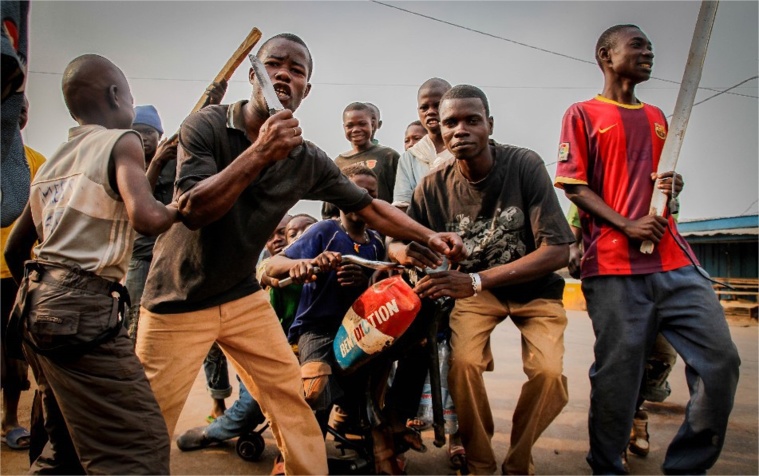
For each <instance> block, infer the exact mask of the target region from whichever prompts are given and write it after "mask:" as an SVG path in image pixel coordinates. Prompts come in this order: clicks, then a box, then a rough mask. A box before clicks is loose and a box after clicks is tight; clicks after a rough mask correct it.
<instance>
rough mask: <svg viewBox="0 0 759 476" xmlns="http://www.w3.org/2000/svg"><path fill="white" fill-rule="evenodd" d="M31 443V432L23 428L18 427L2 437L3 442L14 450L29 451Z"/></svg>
mask: <svg viewBox="0 0 759 476" xmlns="http://www.w3.org/2000/svg"><path fill="white" fill-rule="evenodd" d="M30 441H31V435H30V434H29V430H27V429H26V428H24V427H23V426H17V427H16V428H14V429H12V430H10V431H9V432H7V433H6V434H4V435H2V442H3V443H5V444H6V445H8V448H10V449H12V450H28V449H29V443H30Z"/></svg>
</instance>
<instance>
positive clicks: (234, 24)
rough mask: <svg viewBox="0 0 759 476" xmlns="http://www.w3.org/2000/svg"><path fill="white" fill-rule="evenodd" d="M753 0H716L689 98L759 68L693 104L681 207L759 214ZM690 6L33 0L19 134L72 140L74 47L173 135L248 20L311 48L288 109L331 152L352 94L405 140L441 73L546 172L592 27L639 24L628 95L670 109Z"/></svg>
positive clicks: (51, 147)
mask: <svg viewBox="0 0 759 476" xmlns="http://www.w3.org/2000/svg"><path fill="white" fill-rule="evenodd" d="M757 5H758V3H757V2H756V1H750V2H737V1H725V0H723V1H722V2H721V3H720V6H719V9H718V12H717V18H716V22H715V25H714V30H713V32H712V37H711V42H710V44H709V50H708V54H707V58H706V61H705V64H704V71H703V76H702V79H701V86H702V89H701V90H700V91H699V93H698V95H697V97H696V101H700V100H704V99H707V98H708V97H709V96H712V95H714V94H715V93H716V91H719V90H724V89H727V88H729V87H732V86H734V85H736V84H738V83H741V82H742V81H745V80H747V79H749V78H754V79H752V80H750V81H747V82H745V83H744V84H742V85H741V86H739V87H737V88H735V89H733V90H731V91H730V93H726V94H722V95H720V96H718V97H715V98H714V99H710V100H707V101H706V102H704V103H703V104H700V105H697V106H695V107H694V109H693V113H692V114H691V118H690V123H689V126H688V130H687V133H686V136H685V143H684V145H683V148H682V151H681V154H680V162H679V164H678V171H679V172H680V173H681V174H683V176H684V178H685V183H686V186H685V190H684V191H683V193H682V197H681V203H682V205H681V218H682V219H692V218H710V217H719V216H733V215H739V214H742V213H744V212H745V213H756V212H757V198H758V196H759V192H758V188H759V186H758V184H759V147H758V139H757V135H758V133H757V131H758V130H759V123H758V120H757V116H758V112H757V111H758V108H757V96H759V91H758V84H759V83H758V82H757V80H756V79H755V78H756V76H757V69H758V66H757V63H758V57H759V53H758V52H757V50H758V46H757V45H758V44H759V37H758V34H757V21H758V20H757V19H758V17H759V12H758V9H757ZM699 7H700V2H695V1H679V2H661V1H659V2H638V1H625V2H622V1H611V2H576V1H561V2H541V1H537V2H536V1H531V2H514V1H502V2H388V3H387V4H382V3H377V2H369V1H367V2H322V1H313V2H250V1H248V2H131V1H124V2H67V1H55V2H53V1H32V9H31V26H30V28H31V37H30V59H29V68H30V71H31V74H30V76H29V82H28V85H27V90H28V95H29V101H30V104H31V106H30V107H31V109H30V114H29V125H28V126H27V128H26V130H25V134H24V135H25V141H26V143H27V144H28V145H30V146H31V147H33V148H35V149H37V150H39V151H40V152H42V153H43V154H44V155H46V156H49V155H50V154H52V153H53V152H54V151H55V149H56V148H57V147H58V145H59V144H60V143H61V142H63V141H65V140H66V136H67V131H68V128H70V127H72V126H73V125H75V124H74V123H73V120H72V119H71V118H70V117H69V115H68V112H67V111H66V108H65V105H64V103H63V99H62V96H61V88H60V81H61V73H62V72H63V70H64V68H65V67H66V64H67V63H68V62H69V61H70V60H71V59H73V58H75V57H76V56H79V55H81V54H84V53H97V54H100V55H103V56H106V57H107V58H109V59H111V60H112V61H113V62H114V63H116V64H117V65H118V66H119V67H120V68H121V69H122V70H123V71H124V73H125V74H126V76H127V78H128V79H129V82H130V85H131V87H132V93H133V95H134V97H135V103H136V104H137V105H140V104H153V105H155V106H156V107H157V108H158V110H159V113H160V115H161V117H162V119H163V125H164V129H165V130H166V132H167V134H171V133H173V132H174V131H175V130H176V129H177V128H178V127H179V125H180V123H181V121H182V119H183V118H184V117H185V116H186V114H187V113H188V112H189V111H190V109H191V108H192V106H193V105H194V104H195V102H196V101H197V99H198V97H199V96H200V94H201V93H202V92H203V90H204V89H205V87H206V85H207V84H208V83H209V82H210V81H211V79H212V78H213V77H214V76H215V75H216V74H217V72H218V71H219V69H220V68H221V67H222V66H223V65H224V63H225V62H226V61H227V59H228V58H229V56H230V55H231V54H232V52H233V51H234V50H235V49H236V48H237V46H238V45H239V44H240V42H241V41H242V39H243V38H244V37H245V36H246V35H247V33H248V32H249V31H250V29H251V28H252V27H254V26H255V27H258V28H259V29H260V30H261V31H262V32H263V37H264V39H265V38H268V37H270V36H272V35H275V34H277V33H281V32H292V33H295V34H297V35H299V36H301V37H302V38H303V39H304V40H305V41H306V43H307V44H308V45H309V47H310V49H311V52H312V54H313V58H314V63H315V67H314V72H313V76H312V78H311V83H312V84H313V88H312V90H311V94H310V96H309V97H308V98H306V99H305V100H304V102H303V104H302V106H301V108H300V109H299V110H298V111H297V112H296V114H295V115H296V117H298V119H300V121H301V125H302V127H303V129H304V136H305V137H306V138H307V139H309V140H311V141H313V142H315V143H316V144H318V145H319V146H320V147H321V148H322V149H324V150H325V151H326V152H327V154H328V155H329V156H330V157H333V158H334V157H336V156H337V155H338V154H339V153H340V152H343V151H345V150H347V149H349V143H348V142H347V141H346V140H345V137H344V136H343V132H342V122H341V113H342V110H343V108H344V107H345V106H346V105H347V104H349V103H351V102H353V101H370V102H373V103H374V104H376V105H378V106H379V108H380V109H381V111H382V120H383V122H384V125H383V127H382V129H381V130H380V131H379V133H378V135H377V137H378V139H379V140H380V142H381V143H383V144H385V145H388V146H390V147H393V148H395V149H396V150H398V151H402V148H403V147H402V145H403V142H402V138H403V131H404V130H405V127H406V125H407V124H408V123H409V122H411V121H413V120H415V119H417V114H416V92H417V89H418V87H419V85H420V84H421V83H422V82H424V81H425V80H426V79H428V78H430V77H434V76H438V77H442V78H444V79H447V80H448V81H449V82H450V83H451V84H460V83H468V84H474V85H476V86H479V87H481V88H482V89H483V90H484V91H485V93H486V94H487V95H488V98H489V100H490V103H491V112H492V114H493V117H494V120H495V131H494V134H493V138H494V139H495V140H496V141H498V142H503V143H511V144H516V145H520V146H524V147H528V148H531V149H533V150H535V151H537V152H538V153H539V154H540V155H541V156H542V157H543V160H544V161H545V162H546V164H547V167H548V171H549V173H550V175H551V176H552V177H553V176H554V175H555V170H556V167H555V165H554V162H555V161H556V155H557V150H558V142H559V141H558V139H559V131H560V127H561V118H562V115H563V113H564V111H565V110H566V109H567V107H569V106H570V105H571V104H572V103H574V102H578V101H583V100H586V99H589V98H591V97H593V96H594V95H595V94H597V93H599V92H601V89H602V85H603V78H602V75H601V72H600V70H599V68H598V66H596V64H595V62H594V61H593V53H594V52H593V50H594V46H595V43H596V40H597V38H598V36H599V35H600V33H601V32H602V31H603V30H605V29H606V28H607V27H609V26H611V25H614V24H618V23H634V24H637V25H639V26H640V27H641V28H642V29H643V31H644V32H646V34H647V35H648V36H649V38H650V39H651V40H652V42H653V44H654V52H655V54H656V57H655V59H654V72H653V76H654V77H655V78H658V79H651V80H650V81H648V82H647V83H644V84H643V85H641V86H639V87H638V97H639V99H641V100H642V101H644V102H647V103H651V104H655V105H657V106H659V107H661V108H662V110H663V111H664V112H665V114H671V113H672V111H673V109H674V105H675V100H676V98H677V92H678V88H679V85H678V84H677V83H679V82H680V81H681V79H682V74H683V70H684V68H685V61H686V59H687V55H688V50H689V48H690V43H691V39H692V36H693V28H694V25H695V21H696V17H697V16H698V10H699ZM401 9H402V10H401ZM403 10H406V11H403ZM256 50H257V47H256V48H255V49H254V51H256ZM247 70H248V65H247V63H243V65H242V66H241V67H240V69H238V71H237V73H236V74H235V76H234V77H233V79H232V82H231V84H230V87H229V90H228V92H227V95H226V97H225V99H224V102H225V103H227V102H234V101H237V100H239V99H246V98H248V97H249V96H250V85H249V84H248V82H247ZM706 88H711V89H713V90H709V89H706ZM559 197H560V200H561V203H562V206H564V208H565V209H566V207H567V206H568V202H567V201H566V199H565V198H564V196H563V193H561V192H559ZM318 210H319V207H318V205H317V204H315V203H313V202H311V203H306V204H301V205H299V206H297V207H296V210H295V211H306V212H309V213H312V214H314V215H316V216H318Z"/></svg>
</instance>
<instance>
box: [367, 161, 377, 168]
mask: <svg viewBox="0 0 759 476" xmlns="http://www.w3.org/2000/svg"><path fill="white" fill-rule="evenodd" d="M376 165H377V161H376V160H367V161H366V166H367V167H369V168H370V169H373V168H374V167H375V166H376Z"/></svg>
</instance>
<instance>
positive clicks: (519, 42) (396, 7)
mask: <svg viewBox="0 0 759 476" xmlns="http://www.w3.org/2000/svg"><path fill="white" fill-rule="evenodd" d="M370 1H371V2H372V3H376V4H377V5H382V6H383V7H387V8H393V9H395V10H399V11H402V12H404V13H408V14H411V15H416V16H419V17H422V18H426V19H428V20H432V21H435V22H438V23H443V24H445V25H449V26H452V27H454V28H460V29H462V30H466V31H471V32H472V33H477V34H479V35H484V36H488V37H490V38H495V39H497V40H501V41H506V42H508V43H513V44H515V45H519V46H523V47H525V48H529V49H532V50H537V51H540V52H543V53H547V54H550V55H555V56H560V57H562V58H566V59H569V60H572V61H577V62H580V63H585V64H592V65H596V62H595V61H589V60H586V59H583V58H578V57H576V56H571V55H567V54H564V53H559V52H558V51H554V50H549V49H546V48H541V47H539V46H534V45H530V44H527V43H523V42H521V41H517V40H512V39H511V38H506V37H503V36H498V35H494V34H492V33H488V32H486V31H482V30H477V29H475V28H470V27H468V26H464V25H459V24H458V23H453V22H449V21H447V20H442V19H440V18H436V17H433V16H430V15H425V14H423V13H419V12H415V11H412V10H408V9H406V8H401V7H399V6H396V5H391V4H389V3H384V2H381V1H379V0H370ZM651 79H655V80H658V81H663V82H665V83H672V84H680V82H679V81H674V80H671V79H664V78H658V77H656V76H651ZM699 89H706V90H708V91H718V90H717V89H713V88H707V87H703V86H701V87H699ZM720 94H723V92H720ZM730 94H732V95H735V96H743V97H749V98H754V99H759V96H751V95H748V94H740V93H730Z"/></svg>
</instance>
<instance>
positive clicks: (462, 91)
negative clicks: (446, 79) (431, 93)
mask: <svg viewBox="0 0 759 476" xmlns="http://www.w3.org/2000/svg"><path fill="white" fill-rule="evenodd" d="M446 99H479V100H480V101H482V105H483V106H485V116H486V117H490V105H489V104H488V98H487V96H485V93H484V92H482V89H480V88H478V87H476V86H472V85H470V84H459V85H456V86H454V87H452V88H451V89H449V90H448V91H446V92H445V94H443V97H442V98H440V104H443V101H445V100H446Z"/></svg>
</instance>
